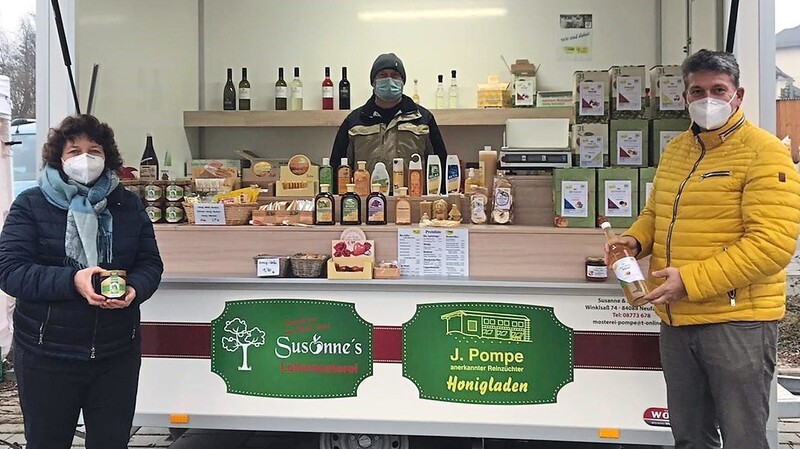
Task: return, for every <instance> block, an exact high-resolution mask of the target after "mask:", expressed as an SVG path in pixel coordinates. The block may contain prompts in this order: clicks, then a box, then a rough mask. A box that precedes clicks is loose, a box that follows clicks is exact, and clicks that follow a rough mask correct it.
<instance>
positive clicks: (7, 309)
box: [0, 75, 14, 359]
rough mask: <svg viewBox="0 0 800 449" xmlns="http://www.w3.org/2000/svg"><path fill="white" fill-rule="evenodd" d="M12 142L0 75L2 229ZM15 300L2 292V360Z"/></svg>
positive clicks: (5, 84) (7, 89) (6, 88)
mask: <svg viewBox="0 0 800 449" xmlns="http://www.w3.org/2000/svg"><path fill="white" fill-rule="evenodd" d="M10 140H11V83H10V81H9V79H8V77H7V76H3V75H0V229H2V227H3V223H5V221H6V215H8V209H9V208H10V207H11V200H12V193H11V192H12V185H13V184H12V182H11V168H12V166H13V165H12V163H11V162H12V161H11V147H9V146H7V145H5V142H8V141H10ZM13 308H14V299H13V298H11V297H9V296H8V295H6V294H5V293H3V292H2V291H0V359H2V358H3V357H5V355H6V353H8V350H9V348H10V347H11V340H12V323H11V313H12V311H13Z"/></svg>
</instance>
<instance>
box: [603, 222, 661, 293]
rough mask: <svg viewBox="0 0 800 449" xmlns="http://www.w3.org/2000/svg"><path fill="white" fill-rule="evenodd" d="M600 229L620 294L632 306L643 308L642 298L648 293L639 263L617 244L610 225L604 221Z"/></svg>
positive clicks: (623, 247) (622, 246)
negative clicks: (618, 284)
mask: <svg viewBox="0 0 800 449" xmlns="http://www.w3.org/2000/svg"><path fill="white" fill-rule="evenodd" d="M600 228H602V229H603V232H604V233H605V234H606V241H607V242H608V243H609V248H608V259H609V262H611V269H612V270H614V274H615V275H616V276H617V279H619V283H620V285H622V292H623V293H625V299H627V300H628V303H629V304H630V305H632V306H643V305H645V304H647V301H646V300H645V299H644V296H645V295H646V294H647V293H649V291H650V290H649V289H648V287H647V282H646V281H645V279H644V275H643V274H642V270H641V269H640V268H639V262H637V261H636V258H635V257H633V255H631V253H630V252H629V251H628V248H626V247H625V246H624V245H621V244H620V243H619V239H618V238H617V235H616V234H615V233H614V230H613V229H611V223H609V222H607V221H604V222H602V223H600Z"/></svg>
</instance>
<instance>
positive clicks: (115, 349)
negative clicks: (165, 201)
mask: <svg viewBox="0 0 800 449" xmlns="http://www.w3.org/2000/svg"><path fill="white" fill-rule="evenodd" d="M42 159H43V162H44V171H43V173H42V177H41V179H40V180H39V187H34V188H31V189H28V190H26V191H24V192H22V193H21V194H20V195H19V196H18V197H17V199H16V200H15V201H14V203H13V204H12V206H11V210H10V211H9V214H8V217H7V218H6V221H5V225H4V227H3V232H2V234H0V289H2V290H3V291H4V292H6V293H7V294H9V295H11V296H13V297H16V310H15V311H14V342H15V349H14V371H15V373H16V377H17V384H18V388H19V399H20V405H21V407H22V413H23V418H24V422H25V439H26V440H27V448H28V449H41V448H48V449H49V448H57V449H58V448H65V449H66V448H69V447H70V446H71V442H72V439H73V435H74V432H75V427H76V424H77V421H78V415H79V413H80V412H81V411H82V412H83V417H84V421H85V424H86V447H87V448H89V449H93V448H94V449H122V448H126V447H127V441H128V437H129V432H130V427H131V423H132V420H133V413H134V408H135V404H136V391H137V387H138V381H139V367H140V365H141V344H140V336H139V306H140V305H141V303H142V302H144V301H145V300H147V299H148V298H150V296H152V295H153V293H154V292H155V290H156V288H158V284H159V282H160V281H161V273H162V271H163V264H162V262H161V257H160V255H159V253H158V246H157V245H156V239H155V235H154V233H153V225H152V224H151V222H150V220H149V219H148V217H147V214H146V213H145V211H144V205H143V204H142V202H141V200H140V199H139V198H138V197H137V196H136V195H134V194H133V193H130V192H128V191H127V190H126V189H125V188H124V187H123V186H122V185H121V184H120V182H119V178H118V176H117V171H118V170H119V169H120V168H121V167H122V158H121V157H120V154H119V150H118V149H117V144H116V142H115V141H114V132H113V131H112V130H111V128H110V127H109V126H108V125H107V124H105V123H100V122H99V121H98V120H97V119H96V118H95V117H92V116H90V115H78V116H71V117H67V118H66V119H64V121H63V122H61V124H59V126H58V127H57V128H54V129H51V130H50V135H49V136H48V140H47V143H46V144H45V146H44V148H43V151H42ZM106 269H115V270H125V271H126V272H127V276H126V278H127V287H126V291H125V296H123V297H121V298H119V299H106V298H105V297H104V296H101V295H99V294H98V293H97V292H95V290H94V287H93V283H92V276H93V275H95V274H98V273H100V272H101V271H103V270H106Z"/></svg>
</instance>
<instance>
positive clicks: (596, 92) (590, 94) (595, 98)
mask: <svg viewBox="0 0 800 449" xmlns="http://www.w3.org/2000/svg"><path fill="white" fill-rule="evenodd" d="M608 88H609V77H608V72H606V71H602V70H582V71H577V72H575V85H574V87H573V92H572V101H573V103H574V104H575V123H608V118H609V116H610V112H609V108H608V100H609V89H608Z"/></svg>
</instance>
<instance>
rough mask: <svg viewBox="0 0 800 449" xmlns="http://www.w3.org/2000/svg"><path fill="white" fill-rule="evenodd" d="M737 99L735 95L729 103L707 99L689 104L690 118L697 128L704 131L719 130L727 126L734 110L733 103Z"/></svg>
mask: <svg viewBox="0 0 800 449" xmlns="http://www.w3.org/2000/svg"><path fill="white" fill-rule="evenodd" d="M734 98H736V94H733V96H732V97H731V99H730V100H728V101H727V102H725V101H723V100H718V99H716V98H711V97H706V98H702V99H700V100H695V101H693V102H691V103H689V116H690V117H691V118H692V121H693V122H695V123H697V126H699V127H701V128H703V129H717V128H720V127H722V126H724V125H725V123H726V122H727V121H728V118H730V116H731V114H732V113H733V110H732V109H731V102H733V99H734Z"/></svg>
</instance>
